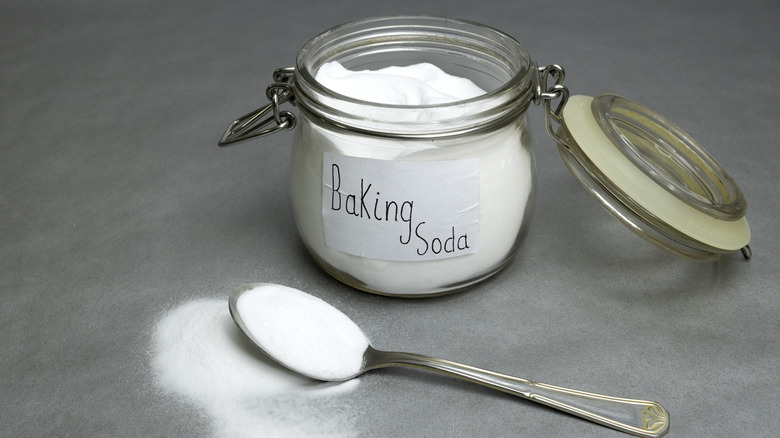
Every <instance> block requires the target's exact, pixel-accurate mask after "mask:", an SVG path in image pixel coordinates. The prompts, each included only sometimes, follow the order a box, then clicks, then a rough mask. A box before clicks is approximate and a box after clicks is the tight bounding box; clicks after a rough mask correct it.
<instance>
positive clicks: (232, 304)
mask: <svg viewBox="0 0 780 438" xmlns="http://www.w3.org/2000/svg"><path fill="white" fill-rule="evenodd" d="M228 306H229V308H230V315H231V316H232V318H233V321H235V323H236V325H237V326H238V327H239V329H241V331H242V332H243V333H244V334H246V336H247V337H248V338H249V339H250V340H251V341H252V342H253V343H254V344H255V345H257V346H258V347H259V348H260V349H261V350H263V351H264V352H265V353H266V354H268V355H269V356H270V357H271V358H272V359H274V360H275V361H277V362H279V363H280V364H281V365H283V366H285V367H287V368H289V369H291V370H292V371H295V372H297V373H300V374H302V375H305V376H308V377H310V378H313V379H316V380H322V381H331V382H337V381H345V380H349V379H352V378H354V377H357V376H359V375H361V374H363V373H365V372H366V371H369V370H373V369H377V368H384V367H392V366H402V367H414V368H421V369H425V370H430V371H435V372H438V373H441V374H445V375H449V376H453V377H457V378H460V379H465V380H468V381H471V382H474V383H477V384H480V385H484V386H486V387H489V388H493V389H496V390H499V391H503V392H506V393H509V394H512V395H516V396H518V397H521V398H524V399H527V400H531V401H534V402H537V403H541V404H543V405H546V406H549V407H552V408H555V409H558V410H560V411H563V412H566V413H569V414H572V415H575V416H578V417H580V418H584V419H586V420H589V421H593V422H595V423H598V424H601V425H603V426H607V427H610V428H612V429H616V430H620V431H622V432H626V433H629V434H632V435H636V436H642V437H660V436H663V435H665V434H666V433H667V432H668V430H669V413H668V412H667V411H666V409H664V408H663V407H662V406H661V405H660V404H658V403H656V402H652V401H645V400H634V399H627V398H619V397H611V396H606V395H600V394H593V393H589V392H583V391H577V390H573V389H567V388H563V387H559V386H553V385H548V384H545V383H539V382H534V381H531V380H526V379H522V378H519V377H513V376H509V375H505V374H500V373H496V372H493V371H488V370H485V369H482V368H477V367H472V366H469V365H463V364H460V363H456V362H451V361H447V360H443V359H436V358H433V357H428V356H422V355H419V354H413V353H403V352H390V351H382V350H378V349H376V348H374V347H372V346H371V344H370V343H369V340H368V337H367V336H366V335H365V334H363V331H362V330H361V329H360V327H358V326H357V324H355V323H354V322H353V321H352V320H351V319H350V318H349V317H348V316H346V315H344V314H343V313H341V312H340V311H339V310H338V309H336V308H335V307H332V306H331V305H330V304H328V303H326V302H325V301H322V300H320V299H319V298H316V297H314V296H312V295H309V294H307V293H305V292H303V291H300V290H298V289H293V288H289V287H286V286H280V285H275V284H269V283H250V284H246V285H243V286H241V287H239V288H238V289H236V290H235V291H234V292H233V293H232V294H231V295H230V298H229V300H228Z"/></svg>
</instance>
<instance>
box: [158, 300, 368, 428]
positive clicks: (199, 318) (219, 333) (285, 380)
mask: <svg viewBox="0 0 780 438" xmlns="http://www.w3.org/2000/svg"><path fill="white" fill-rule="evenodd" d="M152 367H153V371H154V373H155V380H156V382H157V384H159V385H160V386H161V387H162V388H164V389H165V390H167V391H170V392H172V393H174V394H178V395H181V396H183V397H184V398H186V399H187V400H188V401H190V402H191V403H193V404H194V405H195V406H197V407H198V408H200V409H202V410H203V411H204V412H205V413H206V414H207V415H208V416H209V417H210V419H211V422H212V426H213V433H214V435H215V436H219V437H257V436H262V437H291V436H319V437H327V438H340V437H345V438H346V437H354V436H358V433H357V431H356V429H355V420H356V415H357V414H356V409H357V406H355V405H354V404H353V399H351V398H350V396H349V394H350V392H351V391H352V390H354V388H355V387H356V386H357V384H358V381H357V380H351V381H349V382H345V383H340V384H329V383H322V382H316V381H313V380H311V379H307V378H305V377H302V376H300V375H297V374H295V373H293V372H292V371H289V370H287V369H285V368H283V367H282V366H280V365H278V364H277V363H276V362H274V361H273V360H272V359H270V358H269V357H268V356H267V355H265V354H263V353H262V352H261V351H260V350H259V349H258V348H257V347H255V346H254V345H252V344H251V342H250V341H249V340H248V339H246V336H244V334H243V333H241V331H240V330H239V329H238V327H236V325H235V324H234V323H233V320H232V319H231V318H230V313H229V311H228V306H227V302H226V301H225V300H197V301H192V302H189V303H186V304H183V305H181V306H179V307H178V308H175V309H173V310H172V311H171V312H170V313H168V314H167V315H166V316H165V317H163V318H162V319H161V320H160V321H159V322H158V324H157V325H156V327H155V331H154V336H153V360H152Z"/></svg>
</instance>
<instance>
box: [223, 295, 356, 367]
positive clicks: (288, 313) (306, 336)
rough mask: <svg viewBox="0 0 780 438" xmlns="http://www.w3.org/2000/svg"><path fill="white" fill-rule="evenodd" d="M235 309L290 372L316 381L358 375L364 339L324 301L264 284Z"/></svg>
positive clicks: (264, 348) (340, 314)
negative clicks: (288, 367)
mask: <svg viewBox="0 0 780 438" xmlns="http://www.w3.org/2000/svg"><path fill="white" fill-rule="evenodd" d="M236 305H237V309H238V312H239V314H240V315H241V319H242V321H243V322H244V325H245V326H246V328H247V330H248V331H249V333H250V334H251V336H252V337H253V338H254V339H255V340H256V341H257V342H258V343H259V344H260V345H261V346H262V347H263V350H265V351H266V352H267V353H268V354H270V355H271V356H273V357H274V358H276V359H277V360H279V361H280V362H282V363H284V364H286V365H288V366H290V367H292V368H293V369H295V370H297V371H300V372H302V373H304V374H306V375H308V376H310V377H314V378H317V379H321V380H343V379H347V378H349V377H352V376H354V375H355V374H357V373H358V372H359V371H360V369H361V367H362V365H363V352H364V351H365V350H366V348H367V347H368V338H366V336H365V335H364V334H363V331H362V330H360V327H358V326H357V325H356V324H355V323H354V322H353V321H352V320H351V319H349V317H347V316H346V315H344V314H343V313H341V312H340V311H339V310H338V309H336V308H335V307H333V306H331V305H330V304H328V303H326V302H325V301H322V300H321V299H319V298H317V297H315V296H312V295H309V294H307V293H305V292H302V291H300V290H298V289H293V288H290V287H286V286H280V285H276V284H264V285H262V286H258V287H255V288H254V289H251V290H248V291H246V292H244V293H243V294H242V295H241V296H240V297H239V298H238V302H237V303H236Z"/></svg>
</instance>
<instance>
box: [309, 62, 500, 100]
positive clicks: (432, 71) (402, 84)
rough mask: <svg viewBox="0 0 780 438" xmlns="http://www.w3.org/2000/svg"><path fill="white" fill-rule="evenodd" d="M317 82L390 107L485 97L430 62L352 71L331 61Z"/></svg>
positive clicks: (462, 79)
mask: <svg viewBox="0 0 780 438" xmlns="http://www.w3.org/2000/svg"><path fill="white" fill-rule="evenodd" d="M316 79H317V82H319V83H321V84H322V85H324V86H325V87H327V88H330V89H331V90H333V91H335V92H337V93H340V94H343V95H345V96H349V97H352V98H354V99H360V100H365V101H368V102H375V103H384V104H390V105H436V104H441V103H449V102H455V101H458V100H465V99H470V98H472V97H477V96H480V95H482V94H485V90H483V89H481V88H479V87H478V86H476V85H475V84H474V83H473V82H471V81H470V80H468V79H465V78H459V77H456V76H452V75H449V74H447V73H445V72H444V71H442V70H441V69H440V68H439V67H436V66H435V65H433V64H429V63H421V64H415V65H410V66H408V67H386V68H383V69H380V70H362V71H351V70H347V69H345V68H344V67H342V66H341V64H339V63H338V62H336V61H331V62H327V63H325V64H323V65H322V66H321V67H320V68H319V70H317V75H316ZM378 84H379V85H380V86H377V85H378Z"/></svg>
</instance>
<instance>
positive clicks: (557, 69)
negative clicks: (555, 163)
mask: <svg viewBox="0 0 780 438" xmlns="http://www.w3.org/2000/svg"><path fill="white" fill-rule="evenodd" d="M536 74H537V80H536V93H535V95H534V104H536V105H539V104H541V105H542V107H543V108H544V119H545V122H546V123H545V124H546V126H547V134H548V135H549V136H550V137H552V138H554V139H555V141H557V142H558V143H560V144H561V145H563V146H565V147H567V148H568V147H569V146H568V143H567V142H566V141H565V140H564V139H563V138H561V137H560V136H559V135H558V134H557V133H556V132H555V129H554V128H553V126H552V124H553V122H555V123H557V124H558V125H560V124H561V121H562V119H561V111H563V107H564V106H565V105H566V101H568V100H569V89H568V88H566V86H565V85H563V79H564V77H565V76H566V72H564V70H563V67H561V66H560V65H555V64H553V65H548V66H546V67H536ZM550 78H552V79H554V80H555V83H554V84H553V85H551V86H549V87H548V86H547V84H548V81H549V79H550ZM555 99H560V102H558V106H557V107H556V108H555V111H553V110H552V105H551V103H552V101H553V100H555Z"/></svg>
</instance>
